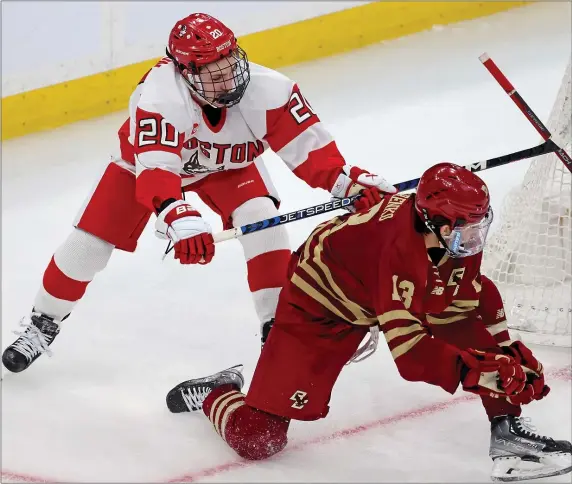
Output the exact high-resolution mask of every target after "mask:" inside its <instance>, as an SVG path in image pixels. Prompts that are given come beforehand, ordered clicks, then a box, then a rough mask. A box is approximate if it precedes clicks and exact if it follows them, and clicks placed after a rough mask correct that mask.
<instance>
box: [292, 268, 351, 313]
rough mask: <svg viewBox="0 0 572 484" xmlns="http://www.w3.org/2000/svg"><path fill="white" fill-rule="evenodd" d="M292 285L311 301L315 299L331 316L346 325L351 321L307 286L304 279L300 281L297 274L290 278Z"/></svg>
mask: <svg viewBox="0 0 572 484" xmlns="http://www.w3.org/2000/svg"><path fill="white" fill-rule="evenodd" d="M291 281H292V284H294V285H296V286H297V287H298V288H299V289H300V290H301V291H303V292H305V293H306V294H307V295H308V296H310V297H311V298H312V299H315V300H316V301H318V302H319V303H320V304H321V305H322V306H324V307H325V308H326V309H328V310H329V311H330V312H332V313H333V314H335V315H336V316H338V317H339V318H341V319H343V320H344V321H347V322H348V323H351V322H352V321H350V320H349V319H348V318H347V317H345V316H344V315H343V314H342V313H341V312H340V311H339V310H338V308H336V307H335V306H334V305H333V304H332V303H331V301H330V300H329V299H328V298H327V297H326V296H324V295H323V294H322V293H320V292H318V291H317V290H316V289H314V288H313V287H312V286H310V284H308V283H307V282H306V281H305V280H304V279H302V278H301V277H300V276H299V275H298V274H294V275H293V276H292V279H291Z"/></svg>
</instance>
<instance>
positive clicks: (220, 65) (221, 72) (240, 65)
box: [179, 45, 250, 108]
mask: <svg viewBox="0 0 572 484" xmlns="http://www.w3.org/2000/svg"><path fill="white" fill-rule="evenodd" d="M179 68H180V70H181V74H182V75H183V79H184V80H185V82H186V83H187V85H188V86H189V88H190V89H191V91H193V93H194V94H195V95H196V96H197V97H199V98H200V99H202V100H203V101H204V102H206V103H207V104H209V105H211V106H213V107H215V108H224V107H226V108H228V107H231V106H234V105H236V104H238V103H239V102H240V100H241V99H242V97H243V96H244V93H245V91H246V87H247V86H248V83H249V82H250V67H249V64H248V57H247V56H246V52H244V50H242V49H241V48H240V47H239V46H238V45H237V46H236V49H233V50H232V51H231V52H230V53H229V54H228V55H227V56H225V57H221V58H220V59H219V60H218V61H215V62H211V63H210V64H205V65H203V66H196V65H191V66H189V67H188V68H186V69H185V67H184V66H182V65H180V67H179ZM215 86H216V87H215Z"/></svg>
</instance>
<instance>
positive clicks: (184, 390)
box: [167, 365, 244, 413]
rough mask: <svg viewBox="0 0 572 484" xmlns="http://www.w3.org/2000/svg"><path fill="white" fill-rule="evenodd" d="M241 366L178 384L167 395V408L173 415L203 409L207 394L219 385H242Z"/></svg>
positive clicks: (239, 388)
mask: <svg viewBox="0 0 572 484" xmlns="http://www.w3.org/2000/svg"><path fill="white" fill-rule="evenodd" d="M242 369H243V365H235V366H232V367H230V368H227V369H226V370H223V371H219V372H218V373H215V374H213V375H210V376H207V377H204V378H196V379H194V380H187V381H184V382H182V383H179V384H178V385H177V386H176V387H174V388H173V389H172V390H171V391H170V392H169V393H168V394H167V407H169V410H170V411H171V412H173V413H181V412H194V411H196V410H200V409H201V408H202V407H203V402H204V401H205V398H207V396H208V394H209V393H210V392H211V391H212V390H214V389H215V388H217V387H220V386H221V385H227V384H231V385H236V386H237V387H238V390H241V389H242V386H243V385H244V377H243V376H242Z"/></svg>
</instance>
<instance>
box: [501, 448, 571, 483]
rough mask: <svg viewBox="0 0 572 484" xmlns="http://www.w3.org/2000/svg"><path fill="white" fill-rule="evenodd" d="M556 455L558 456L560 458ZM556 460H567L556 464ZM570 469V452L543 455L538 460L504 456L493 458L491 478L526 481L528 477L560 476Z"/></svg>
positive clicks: (505, 480)
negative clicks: (549, 455)
mask: <svg viewBox="0 0 572 484" xmlns="http://www.w3.org/2000/svg"><path fill="white" fill-rule="evenodd" d="M558 457H560V459H559V458H558ZM558 460H565V461H567V462H566V463H564V462H563V463H561V465H558V462H557V461H558ZM555 461H556V462H555ZM571 471H572V465H571V463H570V454H561V455H560V456H553V457H543V458H541V459H540V461H539V462H534V461H527V460H522V459H520V458H519V457H514V458H505V459H497V460H495V464H494V466H493V472H492V474H491V480H492V481H495V482H516V481H527V480H530V479H542V478H545V477H554V476H560V475H562V474H567V473H569V472H571Z"/></svg>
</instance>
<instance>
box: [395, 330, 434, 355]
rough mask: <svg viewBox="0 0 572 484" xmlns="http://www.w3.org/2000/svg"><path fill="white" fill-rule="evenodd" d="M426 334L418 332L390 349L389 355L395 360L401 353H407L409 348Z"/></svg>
mask: <svg viewBox="0 0 572 484" xmlns="http://www.w3.org/2000/svg"><path fill="white" fill-rule="evenodd" d="M426 336H427V334H426V333H422V334H418V335H417V336H414V337H413V338H411V339H408V340H407V341H406V342H405V343H401V344H400V345H399V346H396V347H395V348H393V349H392V350H391V356H393V359H394V360H396V359H397V358H399V357H400V356H401V355H403V354H405V353H407V352H408V351H409V350H410V349H411V348H413V347H414V346H415V345H416V344H417V343H419V341H421V340H422V339H423V338H425V337H426Z"/></svg>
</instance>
